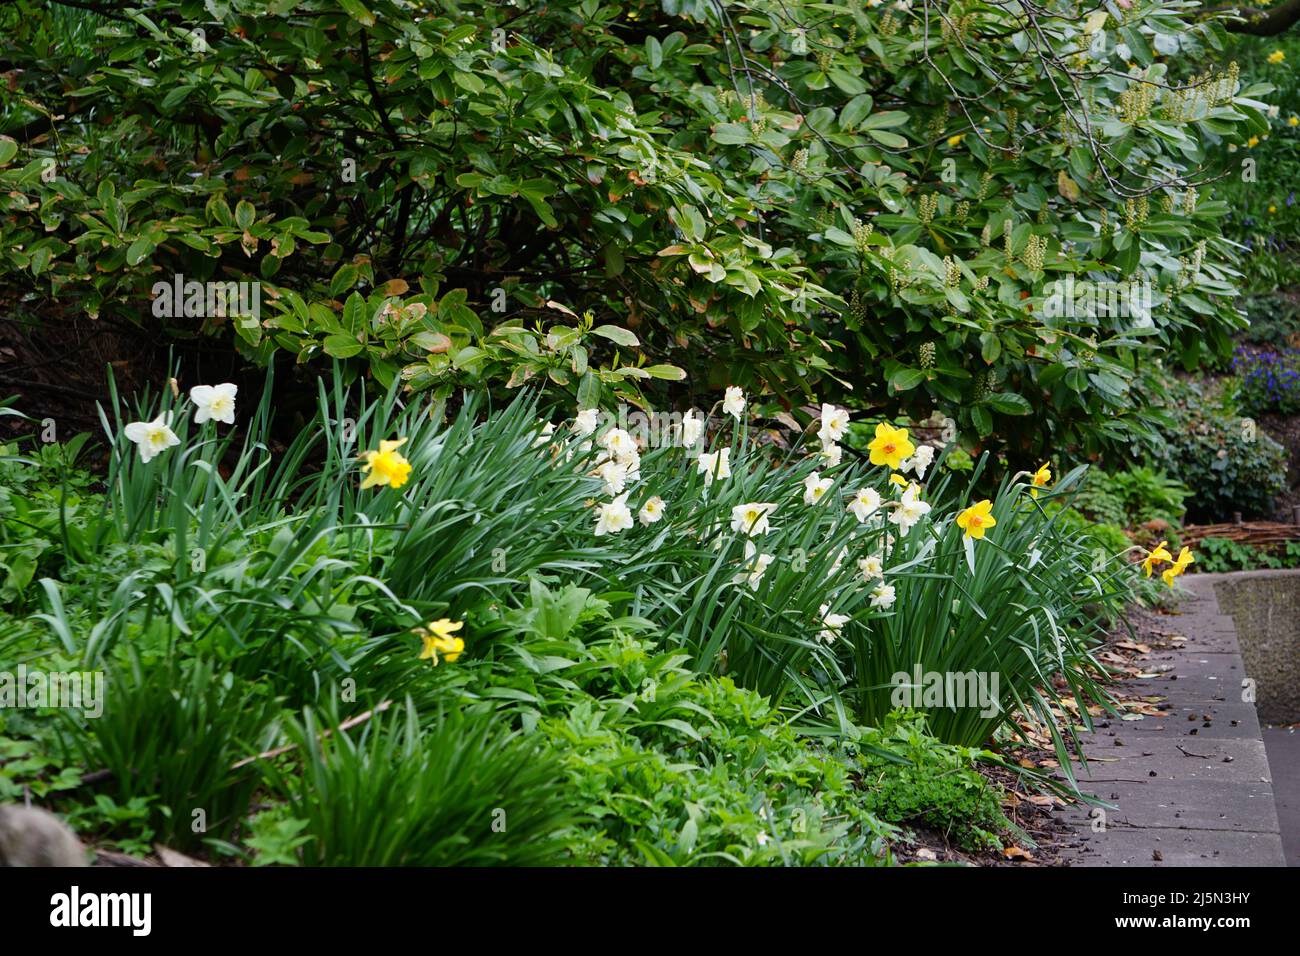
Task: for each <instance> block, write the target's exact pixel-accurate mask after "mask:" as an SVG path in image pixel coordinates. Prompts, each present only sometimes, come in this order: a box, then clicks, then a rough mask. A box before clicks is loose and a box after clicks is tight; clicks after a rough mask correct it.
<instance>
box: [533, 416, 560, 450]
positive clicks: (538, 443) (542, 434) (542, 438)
mask: <svg viewBox="0 0 1300 956" xmlns="http://www.w3.org/2000/svg"><path fill="white" fill-rule="evenodd" d="M554 434H555V422H547V423H546V424H544V425H543V426H542V430H541V431H539V432H538V433H537V437H536V438H534V439H533V447H534V448H541V447H542V446H543V445H545V444H546V443H547V442H549V441H550V440H551V437H552V436H553V435H554Z"/></svg>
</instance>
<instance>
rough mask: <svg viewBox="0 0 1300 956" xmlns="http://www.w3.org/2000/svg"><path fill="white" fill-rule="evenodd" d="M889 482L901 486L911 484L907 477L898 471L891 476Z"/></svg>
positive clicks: (904, 486)
mask: <svg viewBox="0 0 1300 956" xmlns="http://www.w3.org/2000/svg"><path fill="white" fill-rule="evenodd" d="M889 483H890V484H891V485H897V486H898V487H900V488H906V487H907V486H908V484H910V482H908V480H907V479H906V478H904V477H903V476H902V475H900V474H897V473H895V474H892V475H890V476H889Z"/></svg>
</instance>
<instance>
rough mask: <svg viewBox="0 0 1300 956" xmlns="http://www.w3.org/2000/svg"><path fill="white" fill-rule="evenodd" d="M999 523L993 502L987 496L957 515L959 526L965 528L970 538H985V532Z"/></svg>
mask: <svg viewBox="0 0 1300 956" xmlns="http://www.w3.org/2000/svg"><path fill="white" fill-rule="evenodd" d="M997 523H998V519H997V518H994V517H993V502H991V501H989V500H988V499H987V498H985V499H984V500H983V501H977V502H975V504H973V505H971V506H970V507H969V508H967V509H966V510H965V511H963V512H962V513H961V514H959V515H957V527H959V528H961V529H962V530H964V531H965V532H966V537H968V538H983V537H984V532H985V531H987V530H988V529H989V528H991V527H993V526H994V525H995V524H997Z"/></svg>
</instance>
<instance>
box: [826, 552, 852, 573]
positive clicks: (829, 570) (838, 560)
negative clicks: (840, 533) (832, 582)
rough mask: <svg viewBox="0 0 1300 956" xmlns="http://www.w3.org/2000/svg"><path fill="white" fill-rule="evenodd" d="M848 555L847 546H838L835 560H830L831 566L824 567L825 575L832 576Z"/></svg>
mask: <svg viewBox="0 0 1300 956" xmlns="http://www.w3.org/2000/svg"><path fill="white" fill-rule="evenodd" d="M848 556H849V549H848V547H847V546H846V547H843V548H840V553H839V554H837V555H835V560H834V561H832V562H831V566H830V567H829V568H827V569H826V577H828V578H832V577H834V576H835V572H837V571H838V570H839V569H840V568H842V567H843V566H844V559H845V558H847V557H848Z"/></svg>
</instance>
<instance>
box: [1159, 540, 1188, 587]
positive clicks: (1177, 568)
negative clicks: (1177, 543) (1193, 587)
mask: <svg viewBox="0 0 1300 956" xmlns="http://www.w3.org/2000/svg"><path fill="white" fill-rule="evenodd" d="M1195 560H1196V558H1195V556H1194V555H1193V554H1192V551H1191V549H1190V548H1187V547H1184V548H1183V549H1182V550H1181V551H1179V552H1178V557H1177V558H1175V559H1174V563H1173V564H1171V565H1170V566H1169V567H1167V568H1165V569H1164V571H1162V572H1160V578H1161V580H1163V581H1164V582H1165V584H1167V585H1169V586H1170V587H1173V586H1174V578H1176V577H1178V575H1180V574H1182V573H1183V572H1184V571H1186V570H1187V566H1188V565H1189V564H1191V563H1192V562H1193V561H1195Z"/></svg>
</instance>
